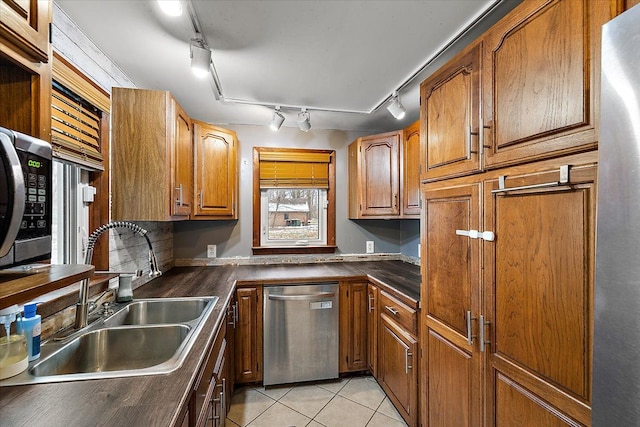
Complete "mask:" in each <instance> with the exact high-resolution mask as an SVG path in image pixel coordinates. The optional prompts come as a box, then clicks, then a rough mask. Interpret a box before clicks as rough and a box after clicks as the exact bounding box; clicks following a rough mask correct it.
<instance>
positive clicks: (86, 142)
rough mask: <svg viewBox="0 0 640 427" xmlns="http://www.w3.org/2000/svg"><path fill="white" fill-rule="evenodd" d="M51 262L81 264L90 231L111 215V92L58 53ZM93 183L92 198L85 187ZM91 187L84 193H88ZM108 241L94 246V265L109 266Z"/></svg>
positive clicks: (53, 91)
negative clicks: (91, 199) (92, 199)
mask: <svg viewBox="0 0 640 427" xmlns="http://www.w3.org/2000/svg"><path fill="white" fill-rule="evenodd" d="M52 68H53V82H52V88H51V143H52V146H53V156H54V161H53V212H52V241H53V247H52V262H53V263H57V264H60V263H64V264H66V263H71V264H75V263H82V262H83V261H84V250H85V249H86V245H87V238H88V234H89V233H90V232H91V231H93V230H94V229H95V228H97V227H98V226H100V225H102V224H104V223H107V222H108V220H109V199H108V197H109V195H108V194H109V191H108V189H109V172H108V171H109V163H108V155H107V153H108V152H109V110H110V105H111V102H110V99H109V94H108V93H107V92H105V91H104V90H103V89H102V88H100V87H99V86H97V85H96V84H95V83H94V82H92V81H91V80H90V79H89V78H87V77H86V76H85V75H83V74H82V73H81V72H80V71H79V70H78V69H77V68H75V67H74V66H73V65H71V64H70V63H69V62H68V61H66V60H65V59H64V58H62V57H61V56H60V55H59V54H58V53H57V52H54V54H53V61H52ZM89 186H91V187H94V188H95V189H96V196H95V199H94V201H93V203H87V202H85V201H84V199H85V188H86V187H89ZM90 193H91V192H87V195H88V194H90ZM108 246H109V245H108V241H106V240H105V241H104V242H98V243H97V244H96V246H95V248H94V257H93V264H94V265H95V266H96V269H99V270H107V269H108V268H109V253H108Z"/></svg>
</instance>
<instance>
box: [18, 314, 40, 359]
mask: <svg viewBox="0 0 640 427" xmlns="http://www.w3.org/2000/svg"><path fill="white" fill-rule="evenodd" d="M16 330H17V331H18V333H22V334H24V336H25V338H26V339H27V353H28V354H29V362H31V361H33V360H36V359H38V358H39V357H40V333H41V331H42V323H41V317H40V315H39V314H36V303H31V304H25V305H24V317H22V318H21V319H18V321H17V324H16Z"/></svg>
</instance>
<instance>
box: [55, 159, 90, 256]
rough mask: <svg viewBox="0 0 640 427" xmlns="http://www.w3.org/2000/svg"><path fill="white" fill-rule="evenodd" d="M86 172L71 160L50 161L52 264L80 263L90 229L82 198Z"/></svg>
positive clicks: (86, 208) (85, 206)
mask: <svg viewBox="0 0 640 427" xmlns="http://www.w3.org/2000/svg"><path fill="white" fill-rule="evenodd" d="M88 185H89V172H88V171H87V170H84V169H82V168H81V167H79V166H78V165H75V164H73V163H68V162H63V161H59V160H57V159H54V161H53V184H52V186H53V212H52V225H51V234H52V244H53V247H52V251H51V262H52V263H53V264H82V263H83V262H84V255H85V252H84V251H85V249H86V245H87V238H88V234H89V232H90V231H91V230H89V207H88V205H87V204H85V203H84V202H83V200H82V193H83V187H86V186H88Z"/></svg>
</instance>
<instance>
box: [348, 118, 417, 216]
mask: <svg viewBox="0 0 640 427" xmlns="http://www.w3.org/2000/svg"><path fill="white" fill-rule="evenodd" d="M414 126H415V125H414ZM408 129H410V130H411V133H410V138H409V139H405V131H404V130H398V131H394V132H387V133H383V134H379V135H371V136H365V137H361V138H358V139H357V140H355V141H354V142H352V143H351V144H350V145H349V218H350V219H365V218H370V219H392V218H419V211H420V197H419V186H420V180H419V168H420V164H419V163H420V160H419V156H418V155H417V153H419V146H418V141H419V125H418V129H417V133H416V128H415V127H410V128H408ZM405 149H406V150H407V151H408V156H413V157H405V156H403V152H404V151H405ZM405 158H406V159H407V161H405ZM405 206H406V207H407V211H406V212H405V209H404V207H405Z"/></svg>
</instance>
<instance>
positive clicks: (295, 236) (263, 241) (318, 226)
mask: <svg viewBox="0 0 640 427" xmlns="http://www.w3.org/2000/svg"><path fill="white" fill-rule="evenodd" d="M334 159H335V152H334V151H331V150H304V149H284V148H254V233H253V234H254V239H253V246H254V247H253V253H254V254H284V253H331V252H334V251H335V188H334V187H335V164H334V162H335V160H334Z"/></svg>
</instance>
